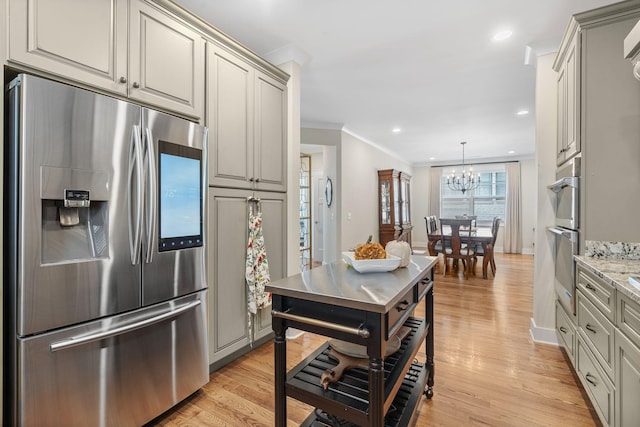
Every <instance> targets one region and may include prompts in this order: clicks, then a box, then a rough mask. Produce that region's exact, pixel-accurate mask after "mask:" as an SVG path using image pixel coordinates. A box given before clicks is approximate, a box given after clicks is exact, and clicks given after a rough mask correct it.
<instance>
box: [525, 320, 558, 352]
mask: <svg viewBox="0 0 640 427" xmlns="http://www.w3.org/2000/svg"><path fill="white" fill-rule="evenodd" d="M529 333H530V334H531V339H533V342H536V343H540V344H551V345H557V346H559V345H560V343H559V342H558V336H557V335H556V330H555V329H549V328H539V327H538V326H536V321H535V320H534V319H533V317H532V318H531V322H530V324H529Z"/></svg>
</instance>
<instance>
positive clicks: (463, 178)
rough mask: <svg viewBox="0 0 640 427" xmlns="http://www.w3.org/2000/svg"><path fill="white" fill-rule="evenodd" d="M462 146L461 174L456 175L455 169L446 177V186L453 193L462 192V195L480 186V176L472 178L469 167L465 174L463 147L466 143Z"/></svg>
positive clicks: (463, 142)
mask: <svg viewBox="0 0 640 427" xmlns="http://www.w3.org/2000/svg"><path fill="white" fill-rule="evenodd" d="M460 144H461V145H462V173H461V174H459V175H456V171H455V169H453V170H452V171H451V175H448V176H447V185H448V186H449V188H450V189H452V190H453V191H462V194H464V193H466V192H467V191H469V190H473V189H475V188H476V187H478V184H480V174H478V176H477V177H474V176H473V168H472V167H469V171H468V172H467V171H466V170H465V168H464V146H465V144H466V141H462V142H461V143H460Z"/></svg>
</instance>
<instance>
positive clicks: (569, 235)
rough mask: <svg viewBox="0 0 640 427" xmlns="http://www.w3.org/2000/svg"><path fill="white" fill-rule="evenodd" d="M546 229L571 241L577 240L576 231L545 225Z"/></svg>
mask: <svg viewBox="0 0 640 427" xmlns="http://www.w3.org/2000/svg"><path fill="white" fill-rule="evenodd" d="M547 231H550V232H551V233H553V234H556V235H558V236H562V237H564V238H566V239H569V240H570V241H571V242H572V243H575V242H577V241H578V233H577V232H575V231H572V230H565V229H563V228H559V227H547Z"/></svg>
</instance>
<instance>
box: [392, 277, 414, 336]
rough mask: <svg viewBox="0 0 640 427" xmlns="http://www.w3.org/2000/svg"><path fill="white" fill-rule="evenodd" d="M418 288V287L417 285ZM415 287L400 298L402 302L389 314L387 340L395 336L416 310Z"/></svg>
mask: <svg viewBox="0 0 640 427" xmlns="http://www.w3.org/2000/svg"><path fill="white" fill-rule="evenodd" d="M416 286H417V285H416ZM415 293H416V289H415V286H414V287H412V288H411V289H409V290H408V291H407V292H406V293H405V294H404V295H403V296H402V298H400V301H399V302H398V303H397V304H396V305H395V306H394V307H393V308H391V310H389V312H388V313H387V315H386V317H387V325H386V339H389V337H390V336H393V335H394V334H395V333H396V331H397V330H398V329H399V328H400V327H401V326H402V324H403V323H404V322H405V320H407V318H408V317H409V316H410V315H411V312H412V311H413V309H414V308H416V299H415Z"/></svg>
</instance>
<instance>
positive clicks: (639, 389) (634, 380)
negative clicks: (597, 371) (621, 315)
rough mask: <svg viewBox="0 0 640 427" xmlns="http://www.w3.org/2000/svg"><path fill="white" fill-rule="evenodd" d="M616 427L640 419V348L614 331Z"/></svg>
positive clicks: (635, 423) (627, 424) (633, 423)
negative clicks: (639, 398)
mask: <svg viewBox="0 0 640 427" xmlns="http://www.w3.org/2000/svg"><path fill="white" fill-rule="evenodd" d="M615 364H616V415H615V425H616V427H632V426H637V425H638V420H640V405H638V396H640V348H638V347H636V346H635V345H634V344H633V343H632V342H631V341H630V340H629V339H628V338H627V337H626V336H625V335H624V334H622V333H621V332H620V331H616V363H615Z"/></svg>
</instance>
